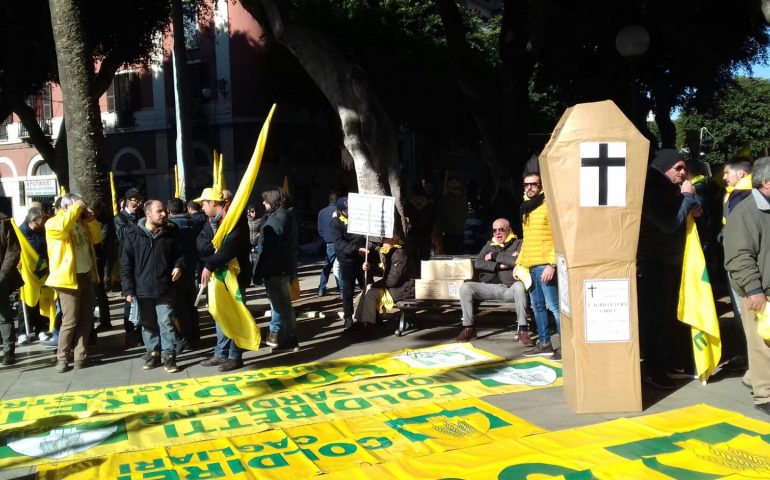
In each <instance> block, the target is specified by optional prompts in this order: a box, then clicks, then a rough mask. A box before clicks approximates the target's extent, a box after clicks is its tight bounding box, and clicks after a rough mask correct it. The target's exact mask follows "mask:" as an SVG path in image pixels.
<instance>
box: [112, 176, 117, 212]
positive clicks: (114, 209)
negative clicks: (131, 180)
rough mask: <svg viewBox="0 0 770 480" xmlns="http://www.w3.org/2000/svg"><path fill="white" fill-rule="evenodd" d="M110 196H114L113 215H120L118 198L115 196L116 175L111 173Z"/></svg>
mask: <svg viewBox="0 0 770 480" xmlns="http://www.w3.org/2000/svg"><path fill="white" fill-rule="evenodd" d="M110 195H112V215H113V216H114V215H117V214H118V196H117V195H116V194H115V175H113V174H112V172H110Z"/></svg>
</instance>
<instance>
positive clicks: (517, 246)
mask: <svg viewBox="0 0 770 480" xmlns="http://www.w3.org/2000/svg"><path fill="white" fill-rule="evenodd" d="M520 250H521V239H519V238H512V239H511V240H510V241H508V242H506V243H505V244H504V245H502V246H501V245H493V244H492V240H490V241H488V242H487V244H486V245H484V248H482V249H481V251H480V252H479V254H478V255H477V256H476V261H475V262H474V267H475V268H476V271H477V272H478V274H479V282H481V283H502V284H504V285H506V286H508V287H510V286H511V285H513V282H514V280H513V267H515V266H516V259H518V258H519V251H520ZM487 253H491V254H492V260H485V259H484V257H486V256H487ZM500 265H507V266H509V267H511V268H507V269H504V270H501V269H500Z"/></svg>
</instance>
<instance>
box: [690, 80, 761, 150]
mask: <svg viewBox="0 0 770 480" xmlns="http://www.w3.org/2000/svg"><path fill="white" fill-rule="evenodd" d="M676 126H677V145H679V146H680V147H687V148H689V149H690V151H691V152H698V151H699V145H698V140H699V139H700V131H701V129H702V128H704V127H705V128H706V129H707V131H704V136H705V138H707V139H709V140H710V141H709V143H711V145H706V148H705V150H708V153H707V155H706V160H707V161H709V162H711V163H721V162H724V161H725V160H726V159H729V158H731V157H733V156H735V155H739V154H741V155H745V154H747V153H748V152H750V154H751V155H753V156H754V157H759V156H765V155H767V154H768V148H770V80H767V79H760V78H747V77H740V78H738V79H737V80H736V81H735V82H733V83H731V85H730V87H728V88H727V89H726V90H725V91H724V93H723V94H722V95H721V96H720V97H719V98H718V99H717V100H716V101H715V102H714V103H713V104H712V105H711V106H710V107H709V108H705V107H704V108H701V109H696V108H689V109H686V110H684V111H683V112H682V115H681V116H680V117H679V118H678V119H677V120H676ZM709 132H710V134H713V135H714V139H713V141H711V139H710V135H709ZM709 147H710V148H709Z"/></svg>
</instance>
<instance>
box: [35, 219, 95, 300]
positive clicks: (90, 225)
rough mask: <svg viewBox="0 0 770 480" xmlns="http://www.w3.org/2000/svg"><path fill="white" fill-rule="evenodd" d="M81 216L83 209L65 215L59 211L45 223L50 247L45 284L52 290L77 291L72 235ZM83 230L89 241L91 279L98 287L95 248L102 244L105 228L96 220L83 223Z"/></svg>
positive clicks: (46, 236) (46, 238) (46, 237)
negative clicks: (103, 229)
mask: <svg viewBox="0 0 770 480" xmlns="http://www.w3.org/2000/svg"><path fill="white" fill-rule="evenodd" d="M82 212H83V207H81V206H79V205H73V206H72V207H70V208H69V209H68V210H67V211H66V212H65V211H64V210H61V209H60V210H59V211H58V213H56V215H55V216H54V217H53V218H50V219H49V220H48V221H47V222H45V240H46V242H47V244H48V269H49V271H50V273H49V274H48V279H47V280H46V281H45V284H46V285H47V286H49V287H53V288H67V289H71V290H75V289H77V287H78V280H77V265H76V264H75V242H74V241H73V240H72V231H73V230H74V229H75V225H76V223H77V222H79V221H80V214H81V213H82ZM83 226H84V227H85V229H86V233H87V235H88V238H89V240H90V247H91V248H90V251H91V262H92V263H91V279H92V281H93V282H94V283H97V282H98V281H99V273H98V272H97V270H98V268H97V266H96V252H95V251H94V245H96V244H97V243H99V242H101V241H102V228H101V225H100V224H99V222H97V221H96V220H92V221H90V222H84V223H83Z"/></svg>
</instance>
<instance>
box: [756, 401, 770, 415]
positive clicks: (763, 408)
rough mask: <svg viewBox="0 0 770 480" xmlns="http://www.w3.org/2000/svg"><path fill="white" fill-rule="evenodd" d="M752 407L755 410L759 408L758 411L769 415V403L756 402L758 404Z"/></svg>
mask: <svg viewBox="0 0 770 480" xmlns="http://www.w3.org/2000/svg"><path fill="white" fill-rule="evenodd" d="M754 407H755V408H756V409H757V410H760V411H762V412H764V413H766V414H768V415H770V403H758V404H756V405H754Z"/></svg>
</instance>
